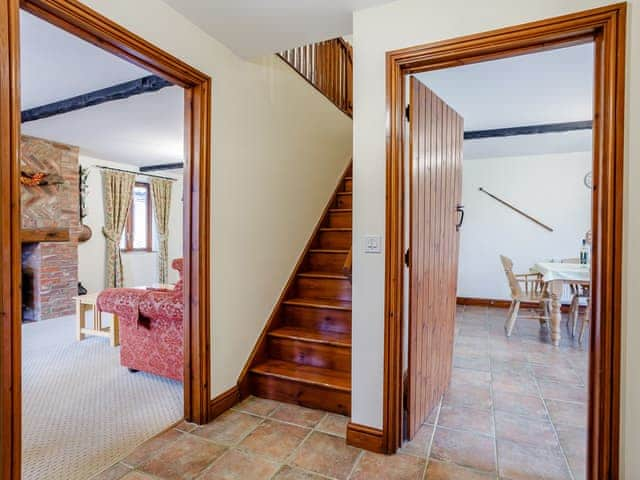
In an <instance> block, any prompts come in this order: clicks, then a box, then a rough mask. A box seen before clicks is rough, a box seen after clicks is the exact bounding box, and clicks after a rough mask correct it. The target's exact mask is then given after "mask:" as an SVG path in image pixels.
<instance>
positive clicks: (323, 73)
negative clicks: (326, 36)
mask: <svg viewBox="0 0 640 480" xmlns="http://www.w3.org/2000/svg"><path fill="white" fill-rule="evenodd" d="M277 55H278V56H279V57H280V58H281V59H282V60H284V61H285V62H286V63H287V64H289V66H291V67H292V68H293V69H294V70H295V71H296V72H298V74H300V75H301V76H302V77H303V78H304V79H305V80H307V81H308V82H309V83H310V84H311V85H313V86H314V87H315V88H316V89H317V90H318V91H319V92H320V93H322V94H323V95H324V96H325V97H327V98H328V99H329V100H331V101H332V102H333V104H334V105H335V106H336V107H338V108H339V109H340V110H342V112H344V113H345V114H346V115H348V116H349V117H353V47H352V46H351V45H350V44H349V43H348V42H346V41H345V40H344V39H343V38H341V37H338V38H332V39H331V40H325V41H322V42H317V43H312V44H308V45H302V46H300V47H296V48H292V49H290V50H285V51H283V52H280V53H278V54H277Z"/></svg>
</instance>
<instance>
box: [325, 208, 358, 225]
mask: <svg viewBox="0 0 640 480" xmlns="http://www.w3.org/2000/svg"><path fill="white" fill-rule="evenodd" d="M351 220H352V218H351V212H329V216H328V217H327V225H326V226H327V227H330V228H351Z"/></svg>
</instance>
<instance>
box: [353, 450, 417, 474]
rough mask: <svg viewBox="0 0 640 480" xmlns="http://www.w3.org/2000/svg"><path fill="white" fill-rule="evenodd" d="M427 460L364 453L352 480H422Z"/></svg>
mask: <svg viewBox="0 0 640 480" xmlns="http://www.w3.org/2000/svg"><path fill="white" fill-rule="evenodd" d="M425 463H426V459H424V458H419V457H414V456H413V455H402V454H400V453H398V454H396V455H379V454H377V453H371V452H364V454H363V455H362V457H361V458H360V461H359V462H358V464H357V465H356V468H355V470H354V471H353V475H351V477H349V478H350V480H389V479H393V480H422V476H423V474H424V467H425Z"/></svg>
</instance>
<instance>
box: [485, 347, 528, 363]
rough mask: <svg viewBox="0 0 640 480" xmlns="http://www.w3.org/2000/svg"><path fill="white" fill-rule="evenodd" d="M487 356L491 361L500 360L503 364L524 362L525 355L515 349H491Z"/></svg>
mask: <svg viewBox="0 0 640 480" xmlns="http://www.w3.org/2000/svg"><path fill="white" fill-rule="evenodd" d="M489 356H490V357H491V359H492V360H502V361H503V362H510V361H514V362H526V361H527V354H526V353H525V352H524V351H522V350H516V349H512V348H509V349H495V348H492V349H491V351H490V352H489Z"/></svg>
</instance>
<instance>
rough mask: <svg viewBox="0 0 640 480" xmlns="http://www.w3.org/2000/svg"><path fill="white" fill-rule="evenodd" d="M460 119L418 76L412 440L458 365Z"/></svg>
mask: <svg viewBox="0 0 640 480" xmlns="http://www.w3.org/2000/svg"><path fill="white" fill-rule="evenodd" d="M463 122H464V120H463V118H462V117H461V116H460V115H459V114H458V113H457V112H456V111H454V110H453V109H452V108H451V107H450V106H449V105H447V104H446V103H445V102H444V101H443V100H442V99H440V98H439V97H438V96H437V95H436V94H435V93H434V92H432V91H431V90H430V89H429V88H427V87H426V86H425V85H424V84H422V83H421V82H420V81H419V80H417V79H416V78H415V77H413V76H412V77H411V80H410V106H409V129H410V132H409V142H410V145H409V160H410V163H409V168H410V200H409V201H410V206H409V219H410V220H409V235H410V240H409V248H410V251H409V332H408V339H409V342H408V348H409V352H408V384H407V397H408V398H407V399H406V405H407V415H408V418H407V423H406V425H407V436H408V438H409V439H412V438H413V437H414V435H415V434H416V432H417V431H418V429H419V428H420V426H421V425H422V424H423V423H424V422H425V420H426V419H427V417H428V416H429V413H430V412H431V411H432V409H433V408H434V407H436V405H437V404H438V402H439V401H440V398H441V397H442V395H443V394H444V392H445V390H446V389H447V387H448V385H449V381H450V379H451V369H452V364H453V341H454V329H455V315H456V290H457V280H458V279H457V276H458V248H459V233H458V228H457V223H458V218H459V213H458V211H457V210H458V206H459V205H460V198H461V190H462V142H463V138H464V125H463Z"/></svg>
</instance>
